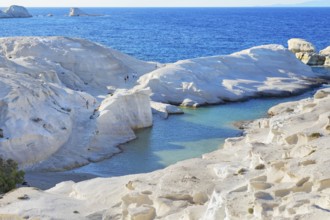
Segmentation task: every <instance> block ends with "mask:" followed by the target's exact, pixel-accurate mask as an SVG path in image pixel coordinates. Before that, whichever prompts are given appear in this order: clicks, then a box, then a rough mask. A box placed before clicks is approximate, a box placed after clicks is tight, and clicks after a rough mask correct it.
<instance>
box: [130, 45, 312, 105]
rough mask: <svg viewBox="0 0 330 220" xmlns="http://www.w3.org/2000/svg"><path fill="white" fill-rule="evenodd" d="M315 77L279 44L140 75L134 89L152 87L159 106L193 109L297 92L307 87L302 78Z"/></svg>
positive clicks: (175, 64)
mask: <svg viewBox="0 0 330 220" xmlns="http://www.w3.org/2000/svg"><path fill="white" fill-rule="evenodd" d="M313 76H314V73H313V72H312V71H311V69H310V67H308V66H306V65H304V64H302V63H301V62H300V61H299V60H297V59H296V58H295V57H294V55H293V54H292V53H291V52H290V51H288V50H287V49H285V48H284V47H283V46H280V45H267V46H259V47H253V48H251V49H248V50H244V51H241V52H238V53H234V54H231V55H227V56H214V57H204V58H197V59H191V60H182V61H178V62H176V63H174V64H167V65H166V66H165V67H162V68H159V69H157V70H155V71H153V72H151V73H148V74H145V75H144V76H142V77H141V78H140V79H139V81H138V82H139V84H140V85H138V86H137V87H136V88H138V89H140V88H150V89H151V91H152V100H154V101H157V102H164V103H172V104H173V103H174V104H181V105H187V106H197V105H205V104H215V103H222V102H225V101H237V100H242V99H246V98H249V97H257V96H265V95H288V94H292V93H296V92H298V91H300V90H303V89H306V88H307V87H309V86H310V85H311V83H310V82H307V81H305V80H304V79H306V78H310V77H313Z"/></svg>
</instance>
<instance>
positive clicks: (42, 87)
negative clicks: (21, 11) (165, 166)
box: [0, 37, 155, 170]
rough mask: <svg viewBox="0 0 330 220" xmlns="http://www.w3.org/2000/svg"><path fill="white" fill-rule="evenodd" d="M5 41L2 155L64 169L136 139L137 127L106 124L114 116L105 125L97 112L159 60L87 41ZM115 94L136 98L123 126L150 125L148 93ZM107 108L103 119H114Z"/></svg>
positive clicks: (0, 77)
mask: <svg viewBox="0 0 330 220" xmlns="http://www.w3.org/2000/svg"><path fill="white" fill-rule="evenodd" d="M0 45H1V46H0V85H1V86H0V88H1V89H0V113H1V114H0V129H1V134H2V135H0V137H1V136H2V138H0V155H1V156H2V157H5V158H12V159H14V160H16V161H17V162H18V163H19V164H20V166H21V167H25V168H29V169H46V170H61V169H64V168H72V167H75V166H79V165H83V164H86V163H89V162H90V161H95V160H100V159H102V158H105V157H108V156H110V155H112V154H113V153H115V152H118V151H119V150H118V149H117V148H115V146H116V145H118V144H119V143H123V142H127V141H128V140H131V139H132V138H134V137H135V136H134V133H133V132H132V130H125V132H126V135H125V134H124V133H123V132H122V130H119V128H118V130H119V131H120V132H119V131H117V130H116V129H117V127H118V126H117V127H116V126H113V127H111V129H109V127H107V126H106V124H104V123H105V122H107V123H109V124H108V126H111V125H112V124H111V120H110V119H107V120H104V123H103V126H101V127H100V124H102V123H100V122H99V119H97V114H98V111H97V110H95V109H97V108H98V106H99V104H98V103H99V101H101V99H102V97H104V95H105V94H106V93H108V92H110V91H112V90H109V88H110V89H117V88H125V87H126V88H130V87H132V86H133V85H134V81H133V79H131V81H130V82H125V80H124V77H126V76H127V75H129V74H132V73H133V72H135V73H136V74H138V75H140V74H143V73H145V72H147V71H150V70H152V69H153V68H155V64H151V63H150V64H149V63H146V62H142V61H139V60H136V59H134V58H132V57H129V56H127V55H125V54H121V53H119V52H117V51H114V50H111V49H108V48H105V47H103V46H101V45H98V44H94V43H91V42H88V41H85V40H80V39H70V38H63V37H42V38H41V37H40V38H39V37H26V38H23V37H17V38H1V39H0ZM135 80H136V79H135ZM82 90H84V91H82ZM98 95H103V96H101V97H98ZM109 99H111V100H112V99H113V101H112V102H114V103H113V104H112V105H115V103H117V102H118V103H121V104H124V105H126V104H127V102H131V104H130V105H127V106H130V107H131V108H129V107H127V109H126V110H127V111H126V112H125V111H122V112H121V113H122V117H121V119H123V118H126V119H127V120H126V121H125V120H123V121H122V126H126V128H129V127H131V128H132V129H134V128H136V127H143V126H145V125H146V126H150V122H151V119H150V118H151V108H150V104H149V105H148V104H147V103H149V96H148V95H147V94H146V93H145V92H141V91H137V92H136V93H134V94H133V93H129V95H128V94H126V93H123V94H122V95H120V94H119V93H117V95H115V96H113V97H109V98H107V100H109ZM138 102H141V104H142V105H137V103H138ZM134 104H135V105H134ZM117 105H118V104H117ZM102 106H103V105H102ZM102 106H101V107H102ZM143 109H144V111H142V110H143ZM109 111H110V110H105V112H109ZM111 111H113V112H116V109H115V108H111ZM105 112H101V113H100V115H101V116H102V118H111V117H108V116H110V115H111V114H106V113H105ZM149 112H150V114H149ZM113 114H114V113H113ZM141 114H144V115H141ZM107 115H108V116H107ZM142 116H143V118H141V117H142ZM148 117H149V118H148ZM113 119H114V120H115V118H113ZM134 120H135V121H134ZM144 120H146V121H144ZM132 122H135V123H136V124H131V123H132ZM112 123H116V121H112ZM117 123H118V122H117ZM103 128H104V129H107V131H103V130H102V129H103ZM103 132H107V133H108V134H109V136H108V138H107V139H105V138H103V139H102V138H99V137H102V135H98V134H103ZM127 133H128V134H127ZM110 134H112V135H110ZM102 140H104V141H106V142H102ZM67 155H71V156H70V157H68V156H67ZM40 161H42V162H40Z"/></svg>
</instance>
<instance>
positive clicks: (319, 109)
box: [0, 88, 330, 220]
mask: <svg viewBox="0 0 330 220" xmlns="http://www.w3.org/2000/svg"><path fill="white" fill-rule="evenodd" d="M329 106H330V88H323V89H321V90H319V91H318V92H316V94H315V95H314V98H309V99H304V100H301V101H296V102H289V103H283V104H279V105H277V106H275V107H272V108H271V109H270V110H269V115H271V117H270V118H264V119H258V120H255V121H253V122H252V123H250V124H249V126H248V128H247V129H246V130H245V132H244V133H245V134H244V136H242V137H237V138H229V139H227V140H226V142H225V145H224V147H223V149H220V150H217V151H214V152H212V153H209V154H206V155H204V156H203V157H202V158H196V159H191V160H187V161H182V162H179V163H177V164H175V165H172V166H169V167H167V168H166V169H163V170H159V171H155V172H152V173H148V174H140V175H131V176H124V177H116V178H96V179H92V180H88V181H84V182H80V183H73V182H63V183H60V184H58V185H57V186H56V187H54V188H52V189H49V190H47V191H45V192H43V191H39V190H36V189H33V188H20V189H18V190H15V191H13V192H11V193H9V194H6V195H4V197H3V198H2V199H1V200H0V212H1V213H7V214H10V215H11V216H12V217H14V216H21V217H24V216H30V217H40V216H43V217H46V218H50V219H52V218H57V219H68V218H70V219H99V218H102V219H145V220H147V219H155V218H159V219H179V218H183V219H283V218H289V219H297V218H299V219H306V220H307V219H326V218H329V216H330V214H329V211H328V210H329V209H330V207H329V203H328V198H329V196H330V195H329V193H330V191H329V186H330V184H329V182H330V181H329V178H330V171H329V170H328V168H327V164H328V163H330V160H329V159H328V157H327V155H328V154H329V150H330V149H329V148H328V144H327V143H329V140H330V135H329V134H330V119H329V118H330V115H329ZM23 195H26V196H27V197H28V199H27V200H20V199H18V198H21V197H22V196H23ZM41 201H43V203H41ZM100 201H102V202H101V203H100ZM47 204H52V208H51V209H48V208H46V207H47V206H48V205H47ZM35 207H38V208H35Z"/></svg>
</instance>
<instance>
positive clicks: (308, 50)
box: [288, 38, 330, 66]
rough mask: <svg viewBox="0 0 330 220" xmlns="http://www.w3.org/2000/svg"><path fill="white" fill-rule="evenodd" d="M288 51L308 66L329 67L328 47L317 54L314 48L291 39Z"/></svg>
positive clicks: (329, 50)
mask: <svg viewBox="0 0 330 220" xmlns="http://www.w3.org/2000/svg"><path fill="white" fill-rule="evenodd" d="M288 46H289V50H290V51H291V52H293V53H294V54H295V55H296V57H297V58H298V59H299V60H301V61H302V62H303V63H305V64H307V65H310V66H322V65H330V47H328V48H326V49H324V50H321V51H320V53H317V50H316V47H315V46H314V45H313V44H312V43H310V42H308V41H306V40H304V39H301V38H292V39H290V40H289V41H288Z"/></svg>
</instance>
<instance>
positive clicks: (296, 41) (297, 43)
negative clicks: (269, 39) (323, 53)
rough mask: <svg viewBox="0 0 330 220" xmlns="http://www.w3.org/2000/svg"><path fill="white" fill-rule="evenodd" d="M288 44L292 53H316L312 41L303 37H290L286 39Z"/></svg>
mask: <svg viewBox="0 0 330 220" xmlns="http://www.w3.org/2000/svg"><path fill="white" fill-rule="evenodd" d="M288 46H289V50H290V51H292V52H293V53H299V52H303V53H316V48H315V46H314V45H313V44H312V43H310V42H308V41H306V40H305V39H301V38H292V39H290V40H288Z"/></svg>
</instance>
